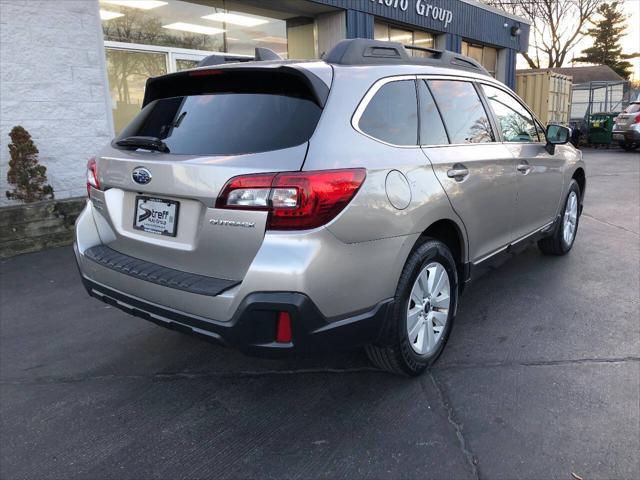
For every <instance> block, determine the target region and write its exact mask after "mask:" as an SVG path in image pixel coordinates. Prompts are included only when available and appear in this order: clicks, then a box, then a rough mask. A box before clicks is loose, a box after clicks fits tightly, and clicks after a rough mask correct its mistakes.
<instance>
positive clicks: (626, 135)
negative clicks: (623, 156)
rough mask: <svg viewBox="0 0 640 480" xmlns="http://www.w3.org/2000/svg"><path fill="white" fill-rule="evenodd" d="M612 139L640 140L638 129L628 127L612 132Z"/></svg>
mask: <svg viewBox="0 0 640 480" xmlns="http://www.w3.org/2000/svg"><path fill="white" fill-rule="evenodd" d="M613 140H614V141H616V142H632V143H635V142H640V131H639V130H634V129H629V130H619V131H615V130H614V132H613Z"/></svg>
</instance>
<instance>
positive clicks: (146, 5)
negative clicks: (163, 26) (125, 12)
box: [100, 0, 168, 10]
mask: <svg viewBox="0 0 640 480" xmlns="http://www.w3.org/2000/svg"><path fill="white" fill-rule="evenodd" d="M100 2H101V3H110V4H112V5H119V6H121V7H129V8H139V9H140V10H151V9H152V8H158V7H163V6H165V5H168V2H162V1H160V0H100Z"/></svg>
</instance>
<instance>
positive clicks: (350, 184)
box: [216, 168, 366, 230]
mask: <svg viewBox="0 0 640 480" xmlns="http://www.w3.org/2000/svg"><path fill="white" fill-rule="evenodd" d="M365 177H366V170H365V169H363V168H353V169H344V170H321V171H315V172H287V173H267V174H257V175H241V176H238V177H234V178H232V179H231V180H229V181H228V182H227V184H226V185H225V186H224V188H223V189H222V191H221V192H220V196H219V197H218V199H217V201H216V208H225V209H240V210H266V211H268V212H269V218H268V220H267V229H269V230H304V229H309V228H316V227H319V226H321V225H324V224H326V223H328V222H329V221H331V220H332V219H334V218H335V217H336V215H338V213H340V212H341V211H342V209H344V207H346V206H347V204H348V203H349V202H350V201H351V199H352V198H353V197H354V195H355V194H356V193H357V192H358V189H359V188H360V186H361V185H362V182H364V179H365Z"/></svg>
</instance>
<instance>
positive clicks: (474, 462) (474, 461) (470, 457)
mask: <svg viewBox="0 0 640 480" xmlns="http://www.w3.org/2000/svg"><path fill="white" fill-rule="evenodd" d="M428 375H429V378H430V379H431V383H432V384H433V388H435V389H436V392H437V393H438V398H439V399H440V403H441V404H442V407H443V408H444V409H445V411H446V412H447V421H448V422H449V424H450V425H451V426H452V427H453V429H454V431H455V434H456V438H457V439H458V447H459V448H460V451H461V452H462V455H463V456H464V458H465V459H466V461H467V463H468V464H469V467H470V468H471V472H472V473H473V476H474V478H475V479H476V480H480V470H479V469H478V457H477V456H476V455H474V454H473V453H472V452H471V451H470V450H469V448H468V447H467V441H466V440H465V438H464V434H463V429H462V425H461V424H460V423H459V422H458V421H457V420H456V418H455V413H454V411H453V406H452V404H451V401H450V400H449V399H448V398H447V396H446V395H445V393H444V390H443V389H442V388H441V387H440V385H439V384H438V382H437V380H436V378H435V377H434V376H433V373H431V371H430V372H429V373H428Z"/></svg>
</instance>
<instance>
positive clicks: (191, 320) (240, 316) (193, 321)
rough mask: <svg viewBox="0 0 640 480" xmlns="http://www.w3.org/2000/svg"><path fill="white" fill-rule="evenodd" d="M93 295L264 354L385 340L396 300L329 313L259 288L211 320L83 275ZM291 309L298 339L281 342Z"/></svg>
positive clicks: (305, 300) (298, 296)
mask: <svg viewBox="0 0 640 480" xmlns="http://www.w3.org/2000/svg"><path fill="white" fill-rule="evenodd" d="M81 278H82V282H83V284H84V286H85V288H86V290H87V292H88V293H89V295H91V296H92V297H95V298H97V299H100V300H102V301H103V302H105V303H108V304H110V305H113V306H114V307H116V308H119V309H121V310H123V311H125V312H127V313H130V314H132V315H135V316H137V317H140V318H143V319H145V320H149V321H151V322H153V323H156V324H158V325H161V326H163V327H166V328H170V329H172V330H178V331H181V332H185V333H189V334H194V335H197V336H200V337H203V338H205V339H207V340H210V341H214V342H215V343H218V344H222V345H225V346H229V347H234V348H237V349H239V350H241V351H243V352H245V353H248V354H252V355H260V356H276V357H277V356H284V355H287V354H296V353H307V352H326V351H341V350H350V349H353V348H355V347H359V346H362V345H365V344H368V343H373V342H376V341H379V339H380V335H381V332H382V331H383V326H384V324H385V322H386V318H387V315H388V312H389V311H390V308H391V306H392V304H393V299H387V300H384V301H382V302H380V303H378V304H377V305H375V306H374V307H373V308H371V309H368V310H366V311H363V312H356V313H352V314H350V315H347V316H341V317H336V318H327V317H325V316H324V315H322V313H321V312H320V311H319V310H318V308H317V307H316V305H315V304H314V303H313V301H312V300H311V299H310V298H309V297H307V296H306V295H304V294H302V293H297V292H257V293H252V294H250V295H248V296H247V297H246V298H245V299H244V300H243V301H242V303H241V304H240V306H239V307H238V310H237V311H236V314H235V315H234V316H233V318H232V319H231V320H230V321H228V322H222V321H217V320H214V319H208V318H207V319H205V318H202V317H197V316H192V315H188V314H186V313H183V312H178V311H176V310H171V309H169V308H167V307H163V306H160V305H156V304H152V303H149V302H146V301H144V300H141V299H138V298H134V297H130V296H129V295H126V294H124V293H121V292H118V291H116V290H113V289H111V288H109V287H106V286H104V285H101V284H98V283H95V282H93V281H91V280H90V279H88V278H87V277H85V276H84V275H82V274H81ZM282 311H285V312H288V313H289V315H290V316H291V321H292V333H293V341H292V342H291V343H276V342H275V334H276V322H277V318H278V313H279V312H282Z"/></svg>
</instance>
